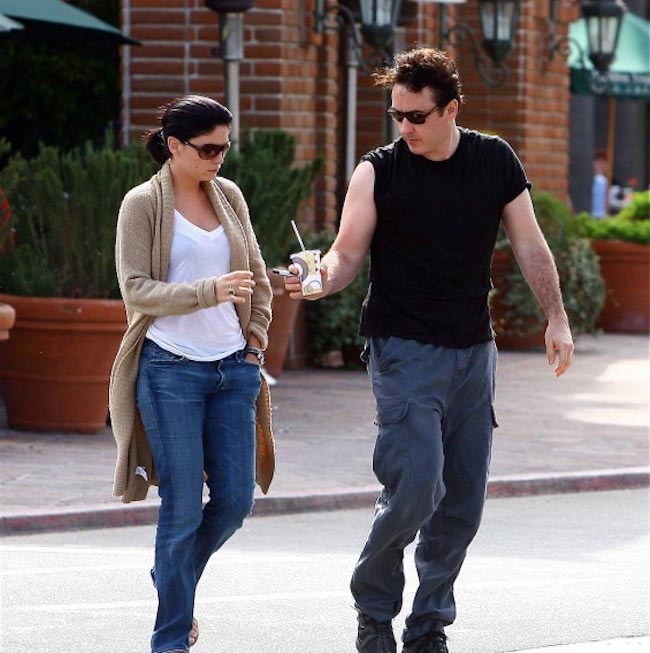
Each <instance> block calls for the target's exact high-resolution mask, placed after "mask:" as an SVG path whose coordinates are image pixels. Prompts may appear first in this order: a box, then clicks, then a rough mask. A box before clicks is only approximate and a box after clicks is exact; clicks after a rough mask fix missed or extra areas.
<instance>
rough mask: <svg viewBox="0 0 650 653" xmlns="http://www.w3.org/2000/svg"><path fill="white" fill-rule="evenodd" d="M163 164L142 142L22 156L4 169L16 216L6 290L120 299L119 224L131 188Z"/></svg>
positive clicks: (1, 241)
mask: <svg viewBox="0 0 650 653" xmlns="http://www.w3.org/2000/svg"><path fill="white" fill-rule="evenodd" d="M156 169H157V165H156V164H155V163H154V162H153V161H152V160H151V159H150V157H149V155H148V154H147V153H146V151H145V150H144V148H143V147H142V146H141V145H135V146H131V147H129V148H124V149H114V148H113V146H112V137H111V135H110V134H109V133H107V135H106V139H105V142H104V145H103V146H102V147H100V148H94V147H93V146H92V145H91V144H90V143H88V144H87V145H86V146H85V147H84V148H80V149H75V150H72V151H70V152H65V153H64V152H61V151H60V150H59V149H58V148H56V147H51V146H41V148H40V151H39V153H38V155H36V156H35V157H34V158H32V159H25V158H23V157H22V155H20V154H17V155H15V156H14V157H13V158H12V159H11V160H10V161H9V163H8V164H7V166H6V167H5V168H4V169H3V170H2V171H1V172H0V188H2V189H4V192H5V193H6V196H7V198H8V200H9V204H10V206H11V213H12V215H11V218H10V219H9V220H8V221H7V222H6V223H5V224H4V225H3V227H2V233H0V251H3V254H0V290H1V291H2V292H8V293H13V294H17V295H25V296H35V297H88V298H111V297H113V298H117V297H119V296H120V295H119V289H118V285H117V278H116V275H115V253H114V249H115V227H116V222H117V213H118V210H119V206H120V203H121V201H122V198H123V197H124V194H125V193H126V192H127V191H128V190H129V189H130V188H132V187H133V186H136V185H137V184H139V183H141V182H143V181H144V180H145V179H147V178H148V177H150V176H151V175H152V174H153V173H154V172H155V170H156Z"/></svg>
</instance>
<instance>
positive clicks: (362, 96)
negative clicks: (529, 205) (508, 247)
mask: <svg viewBox="0 0 650 653" xmlns="http://www.w3.org/2000/svg"><path fill="white" fill-rule="evenodd" d="M314 6H315V0H257V2H256V4H255V8H254V9H252V10H251V11H249V12H247V13H246V14H245V15H244V31H245V33H244V60H243V61H242V64H241V69H240V75H241V87H240V90H241V105H240V124H241V128H242V130H247V129H257V128H271V127H273V128H282V129H285V130H287V131H289V132H290V133H292V134H294V135H295V136H296V138H297V141H298V150H297V158H298V161H299V162H300V161H307V160H310V159H311V158H313V157H314V156H315V155H316V154H317V153H319V154H322V155H323V156H324V158H325V173H324V175H323V177H322V178H321V179H320V180H319V181H318V183H317V185H316V190H315V194H314V197H313V199H312V200H311V202H310V203H309V204H308V205H307V206H306V207H305V208H304V211H303V214H302V215H301V216H300V220H301V221H302V222H303V223H304V224H309V225H313V226H316V225H319V226H320V225H334V224H336V220H337V217H338V211H339V208H340V203H341V200H342V195H343V193H344V190H345V184H346V180H345V174H344V148H345V143H344V137H345V88H346V87H345V69H344V52H343V47H342V44H341V42H340V39H339V36H338V34H337V33H335V32H326V33H323V34H316V33H315V32H314V31H313V29H312V26H313V15H312V12H313V10H314ZM404 7H405V10H404V12H403V14H404V16H405V19H404V21H403V27H404V30H405V32H404V42H405V44H406V45H407V46H412V45H416V44H422V45H428V46H437V45H438V38H439V36H438V16H439V14H438V11H439V9H438V6H436V5H431V4H421V5H416V4H415V3H413V2H406V3H405V5H404ZM418 12H419V13H418ZM576 12H577V9H575V8H574V9H570V10H568V12H567V10H562V11H561V13H560V26H559V34H560V35H564V34H566V31H567V24H568V21H569V20H573V19H574V18H575V17H576V15H575V14H576ZM122 14H123V26H124V28H125V29H126V30H128V31H130V33H131V34H132V35H133V36H134V37H136V38H138V39H140V40H142V42H143V46H142V47H130V48H123V51H124V55H123V72H124V76H123V79H124V103H123V118H124V125H125V132H126V134H125V136H126V137H127V138H128V139H131V140H132V139H134V138H138V137H139V135H140V134H141V133H142V131H144V129H146V128H148V127H150V126H152V124H153V116H154V114H155V110H156V108H157V107H159V106H160V105H161V104H163V103H165V102H168V101H169V100H171V99H173V98H174V97H177V96H178V95H181V94H184V93H192V92H196V93H204V94H207V95H210V96H212V97H214V98H216V99H218V100H221V101H224V79H223V65H222V62H221V59H220V57H219V55H218V53H216V54H215V52H214V49H215V48H218V45H219V43H218V37H219V32H218V16H217V14H216V13H214V12H212V11H210V10H208V9H206V8H205V6H204V2H203V0H122ZM448 16H449V18H450V22H451V23H453V21H454V20H456V19H462V20H464V21H466V22H467V23H468V24H469V25H470V26H471V27H472V28H473V29H474V30H475V32H476V34H480V28H479V25H478V9H477V5H476V3H475V2H471V3H467V4H465V5H460V6H450V7H449V12H448ZM547 16H548V2H547V0H527V1H526V2H524V4H523V7H522V15H521V18H520V23H519V30H518V33H517V38H516V47H515V49H514V50H513V51H512V52H511V53H510V55H509V56H508V58H507V59H506V63H507V65H508V67H509V69H510V71H511V75H510V78H509V79H508V81H507V83H506V84H505V85H503V86H502V87H499V88H494V89H491V88H489V87H487V86H486V85H485V83H484V82H483V81H482V80H481V79H480V77H479V76H478V74H477V72H476V68H475V66H474V62H473V57H472V52H471V48H470V47H469V46H468V44H467V43H465V44H464V45H463V46H462V47H460V48H458V50H457V51H453V52H454V55H455V56H456V58H457V60H458V62H459V68H460V71H461V75H462V78H463V82H464V91H465V95H466V97H467V104H466V105H465V106H464V107H463V110H462V112H461V115H460V118H459V123H460V124H462V125H464V126H467V127H470V128H475V129H482V130H488V131H491V132H495V133H498V134H500V135H501V136H503V137H504V138H506V139H507V140H508V141H509V142H510V143H511V144H512V146H513V147H514V148H515V149H516V151H517V152H518V154H519V156H520V157H521V159H522V161H523V162H524V165H525V166H526V169H527V172H528V175H529V177H530V178H531V180H532V181H533V183H534V185H535V187H536V188H538V189H542V190H550V191H552V192H554V193H556V194H558V195H559V196H561V197H566V196H567V192H568V182H567V173H568V140H569V138H568V103H569V78H568V71H567V68H566V64H565V61H564V58H563V57H562V56H561V55H556V57H555V58H554V60H553V61H551V62H548V61H547V58H546V57H545V51H546V45H545V44H546V40H547V38H548V35H547V32H546V28H545V25H546V22H545V21H546V18H547ZM366 54H368V53H366ZM357 109H358V121H357V147H356V153H357V156H360V155H361V154H363V153H364V152H366V151H367V150H369V149H371V148H373V147H376V146H377V145H379V144H382V143H384V142H386V141H387V140H388V139H389V138H390V130H389V127H388V126H387V123H386V120H385V109H386V94H385V92H384V91H382V90H380V89H377V88H374V87H373V86H372V83H371V80H370V78H369V77H368V76H367V74H365V73H364V72H363V71H360V74H359V97H358V104H357Z"/></svg>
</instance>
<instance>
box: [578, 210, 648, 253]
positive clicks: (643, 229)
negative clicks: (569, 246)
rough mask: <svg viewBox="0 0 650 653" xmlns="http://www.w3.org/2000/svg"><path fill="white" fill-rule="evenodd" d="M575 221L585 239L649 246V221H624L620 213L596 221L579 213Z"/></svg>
mask: <svg viewBox="0 0 650 653" xmlns="http://www.w3.org/2000/svg"><path fill="white" fill-rule="evenodd" d="M576 221H577V223H578V225H579V227H580V231H581V233H582V234H583V235H584V237H585V238H591V239H592V240H623V241H626V242H630V243H638V244H640V245H650V220H624V219H622V218H621V217H620V213H619V215H617V216H615V217H613V218H603V219H602V220H596V219H594V218H592V217H591V215H589V213H581V214H580V215H579V216H578V217H577V219H576Z"/></svg>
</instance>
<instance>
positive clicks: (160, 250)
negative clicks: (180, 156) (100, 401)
mask: <svg viewBox="0 0 650 653" xmlns="http://www.w3.org/2000/svg"><path fill="white" fill-rule="evenodd" d="M204 188H205V190H206V192H207V194H208V197H209V198H210V201H211V203H212V206H213V207H214V210H215V212H216V214H217V217H218V218H219V221H220V222H221V224H222V225H223V228H224V231H225V233H226V236H227V237H228V242H229V244H230V268H231V270H251V271H252V272H253V277H254V279H255V282H256V285H255V289H254V292H253V295H252V298H247V301H246V303H245V304H235V307H236V309H237V314H238V316H239V322H240V324H241V327H242V331H243V333H244V337H245V338H247V339H248V336H249V335H251V334H252V335H254V336H256V337H257V338H258V339H259V341H260V343H261V345H262V348H263V349H264V348H266V345H267V343H268V338H267V330H268V326H269V323H270V321H271V285H270V283H269V280H268V277H267V276H266V267H265V264H264V260H263V259H262V255H261V254H260V250H259V246H258V244H257V240H256V238H255V234H254V232H253V229H252V227H251V223H250V218H249V216H248V207H247V206H246V202H245V201H244V197H243V195H242V193H241V191H240V190H239V188H238V187H237V186H236V184H234V183H233V182H232V181H229V180H227V179H224V178H221V177H220V178H218V180H216V181H212V182H208V183H205V184H204ZM173 229H174V189H173V186H172V178H171V171H170V168H169V162H167V163H165V164H164V165H163V167H162V168H161V169H160V171H159V172H158V173H157V174H155V175H154V176H153V177H152V178H151V179H150V180H149V181H147V182H145V183H143V184H141V185H140V186H136V187H135V188H133V189H132V190H130V191H129V192H128V193H127V194H126V196H125V197H124V200H123V202H122V206H121V208H120V212H119V215H118V219H117V238H116V246H115V253H116V267H117V276H118V281H119V284H120V290H121V293H122V298H123V299H124V303H125V305H126V316H127V324H128V326H127V330H126V333H125V334H124V337H123V339H122V344H121V345H120V348H119V351H118V352H117V356H116V358H115V363H114V364H113V370H112V372H111V381H110V390H109V402H110V412H111V424H112V427H113V434H114V436H115V442H116V443H117V463H116V466H115V479H114V485H113V494H114V495H115V496H118V497H122V501H124V502H125V503H127V502H130V501H138V500H141V499H144V498H145V497H146V496H147V491H148V489H149V486H150V485H157V484H158V478H157V475H156V470H155V468H154V464H153V458H152V455H151V450H150V448H149V441H148V440H147V437H146V434H145V432H144V428H143V425H142V421H141V418H140V413H139V411H138V410H137V406H136V380H137V376H138V365H139V359H140V350H141V349H142V344H143V342H144V337H145V334H146V332H147V329H148V328H149V326H150V325H151V323H152V322H153V320H154V318H155V317H156V316H157V315H184V314H187V313H191V312H193V311H196V310H198V309H201V308H208V307H210V306H215V305H216V304H217V299H216V297H215V290H214V283H213V279H211V278H208V279H199V280H197V281H193V282H190V283H164V280H165V279H166V278H167V269H168V267H169V255H170V249H171V241H172V236H173ZM274 464H275V454H274V447H273V434H272V431H271V403H270V395H269V389H268V385H267V384H266V381H265V380H264V379H262V388H261V391H260V396H259V398H258V401H257V482H258V484H259V485H260V487H261V488H262V491H263V492H264V493H266V492H267V491H268V488H269V485H270V483H271V479H272V478H273V471H274Z"/></svg>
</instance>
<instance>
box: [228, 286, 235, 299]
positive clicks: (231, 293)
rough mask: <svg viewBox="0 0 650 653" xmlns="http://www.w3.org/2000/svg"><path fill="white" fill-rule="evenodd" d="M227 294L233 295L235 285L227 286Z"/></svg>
mask: <svg viewBox="0 0 650 653" xmlns="http://www.w3.org/2000/svg"><path fill="white" fill-rule="evenodd" d="M228 294H229V295H230V296H231V297H234V296H235V295H236V294H237V293H236V292H235V286H228Z"/></svg>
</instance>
